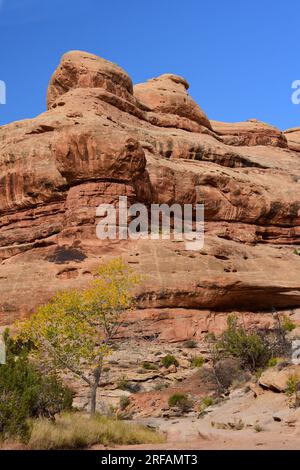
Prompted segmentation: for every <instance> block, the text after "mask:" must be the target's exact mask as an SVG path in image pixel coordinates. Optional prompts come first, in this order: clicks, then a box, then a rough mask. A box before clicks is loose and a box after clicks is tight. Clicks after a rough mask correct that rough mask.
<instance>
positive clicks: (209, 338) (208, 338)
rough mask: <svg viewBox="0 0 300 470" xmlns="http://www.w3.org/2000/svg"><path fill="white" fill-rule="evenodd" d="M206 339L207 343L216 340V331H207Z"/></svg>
mask: <svg viewBox="0 0 300 470" xmlns="http://www.w3.org/2000/svg"><path fill="white" fill-rule="evenodd" d="M204 339H205V341H206V342H207V343H209V342H211V341H216V335H215V334H214V333H206V335H205V338H204Z"/></svg>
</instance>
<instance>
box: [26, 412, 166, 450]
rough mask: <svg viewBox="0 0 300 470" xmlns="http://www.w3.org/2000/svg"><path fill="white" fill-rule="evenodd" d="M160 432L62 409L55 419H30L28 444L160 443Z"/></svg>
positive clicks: (40, 447) (69, 446)
mask: <svg viewBox="0 0 300 470" xmlns="http://www.w3.org/2000/svg"><path fill="white" fill-rule="evenodd" d="M164 441H165V439H164V437H163V436H162V435H161V434H158V433H157V432H155V431H152V430H150V429H148V428H146V427H144V426H140V425H137V424H133V423H127V422H125V421H118V420H116V419H112V418H107V417H105V416H100V415H96V416H94V417H92V418H90V417H89V416H86V415H83V414H80V413H66V414H63V415H61V416H59V417H58V418H57V419H56V421H55V423H53V422H50V421H48V420H46V419H39V420H36V421H34V422H33V423H32V433H31V437H30V441H29V444H28V447H29V448H30V449H37V450H54V449H83V448H87V447H90V446H92V445H94V444H103V445H116V444H118V445H131V444H160V443H163V442H164Z"/></svg>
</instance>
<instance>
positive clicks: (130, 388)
mask: <svg viewBox="0 0 300 470" xmlns="http://www.w3.org/2000/svg"><path fill="white" fill-rule="evenodd" d="M117 388H118V389H120V390H124V391H127V392H132V393H137V392H139V391H140V389H141V386H140V385H139V384H137V383H132V382H130V381H129V380H128V379H127V378H126V377H125V376H123V377H121V378H120V379H119V380H118V382H117Z"/></svg>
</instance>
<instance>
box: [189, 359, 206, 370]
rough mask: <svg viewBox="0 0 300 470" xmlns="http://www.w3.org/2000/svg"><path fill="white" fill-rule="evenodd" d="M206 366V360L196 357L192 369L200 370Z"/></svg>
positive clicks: (192, 360)
mask: <svg viewBox="0 0 300 470" xmlns="http://www.w3.org/2000/svg"><path fill="white" fill-rule="evenodd" d="M204 364H205V359H204V357H202V356H194V357H193V358H192V359H191V367H192V368H200V367H202V366H203V365H204Z"/></svg>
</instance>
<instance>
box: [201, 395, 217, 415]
mask: <svg viewBox="0 0 300 470" xmlns="http://www.w3.org/2000/svg"><path fill="white" fill-rule="evenodd" d="M213 404H214V399H213V397H208V396H207V397H203V398H202V400H201V403H200V406H199V413H200V414H204V411H205V410H206V408H208V407H209V406H212V405H213Z"/></svg>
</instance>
